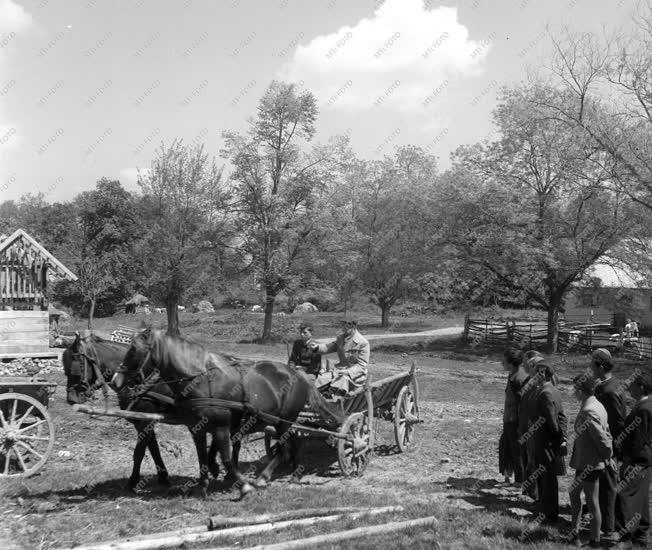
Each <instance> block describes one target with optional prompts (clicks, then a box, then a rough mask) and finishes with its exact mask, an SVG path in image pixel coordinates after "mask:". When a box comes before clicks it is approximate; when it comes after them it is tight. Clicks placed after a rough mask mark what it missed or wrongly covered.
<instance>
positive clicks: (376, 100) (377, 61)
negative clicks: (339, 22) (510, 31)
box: [278, 0, 493, 109]
mask: <svg viewBox="0 0 652 550" xmlns="http://www.w3.org/2000/svg"><path fill="white" fill-rule="evenodd" d="M492 38H493V37H491V36H489V37H481V38H480V39H479V40H470V39H469V31H468V30H467V28H466V27H465V26H464V25H462V24H461V23H460V22H459V21H458V20H457V8H451V7H438V8H435V9H431V10H429V9H427V8H426V7H425V6H424V3H423V1H422V0H386V1H385V2H384V3H383V4H382V5H380V7H378V8H377V9H376V11H375V12H374V14H373V15H372V16H371V17H370V18H365V19H362V20H360V21H358V22H357V23H356V24H355V25H353V26H345V27H342V28H341V29H339V30H338V31H336V32H333V33H331V34H328V35H321V36H318V37H316V38H314V39H313V40H312V41H311V42H309V43H308V44H307V45H305V46H298V47H297V49H296V50H295V52H294V55H293V58H292V59H291V61H289V62H288V64H286V65H285V66H284V67H283V68H282V69H281V70H280V72H279V74H278V77H279V78H281V79H283V80H287V81H292V82H299V83H302V84H303V85H305V87H306V88H308V89H309V90H311V91H313V92H314V93H315V94H316V95H317V97H318V98H319V101H320V102H321V103H322V105H324V106H326V107H351V108H372V107H374V106H378V105H382V106H391V107H393V108H397V109H412V108H417V107H421V106H422V104H423V102H424V101H425V100H426V99H427V98H428V96H429V95H430V94H432V93H433V90H436V89H437V88H438V87H440V86H441V84H442V83H443V82H445V81H447V80H450V79H452V78H457V77H459V76H464V75H475V74H479V73H480V72H481V70H482V61H483V60H484V59H485V58H486V56H487V54H488V53H489V50H490V49H491V44H492Z"/></svg>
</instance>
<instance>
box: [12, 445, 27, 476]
mask: <svg viewBox="0 0 652 550" xmlns="http://www.w3.org/2000/svg"><path fill="white" fill-rule="evenodd" d="M14 453H15V454H16V456H17V457H18V462H20V466H21V468H22V469H23V472H26V471H27V469H28V468H27V465H26V464H25V461H24V460H23V455H21V454H20V451H19V450H18V449H16V448H15V447H14Z"/></svg>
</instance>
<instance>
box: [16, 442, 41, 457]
mask: <svg viewBox="0 0 652 550" xmlns="http://www.w3.org/2000/svg"><path fill="white" fill-rule="evenodd" d="M16 444H17V445H20V446H22V447H25V449H27V450H28V451H29V452H30V453H32V454H35V455H36V456H38V458H39V460H41V459H43V455H42V454H41V453H38V452H36V450H35V449H33V448H32V447H30V446H29V445H28V444H27V443H24V442H23V441H20V440H18V441H16Z"/></svg>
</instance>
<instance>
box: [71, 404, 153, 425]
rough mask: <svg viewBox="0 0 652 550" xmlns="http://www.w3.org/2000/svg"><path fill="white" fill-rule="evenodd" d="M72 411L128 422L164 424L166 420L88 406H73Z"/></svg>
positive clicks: (131, 412) (143, 414) (149, 414)
mask: <svg viewBox="0 0 652 550" xmlns="http://www.w3.org/2000/svg"><path fill="white" fill-rule="evenodd" d="M72 410H73V411H75V412H82V413H84V414H90V415H91V416H116V417H118V418H124V419H126V420H153V421H154V422H162V421H164V420H165V419H166V416H165V415H164V414H157V413H146V412H138V411H125V410H122V409H102V408H99V407H89V406H88V405H73V406H72Z"/></svg>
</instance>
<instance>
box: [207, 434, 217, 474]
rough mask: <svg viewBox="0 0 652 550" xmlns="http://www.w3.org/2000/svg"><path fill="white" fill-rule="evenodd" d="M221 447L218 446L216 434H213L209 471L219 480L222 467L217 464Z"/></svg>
mask: <svg viewBox="0 0 652 550" xmlns="http://www.w3.org/2000/svg"><path fill="white" fill-rule="evenodd" d="M218 450H219V446H218V444H217V438H216V437H215V432H213V433H212V434H211V446H210V449H208V469H209V471H210V473H211V475H212V476H213V477H214V478H215V479H217V478H218V477H220V466H219V464H218V463H217V451H218Z"/></svg>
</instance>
